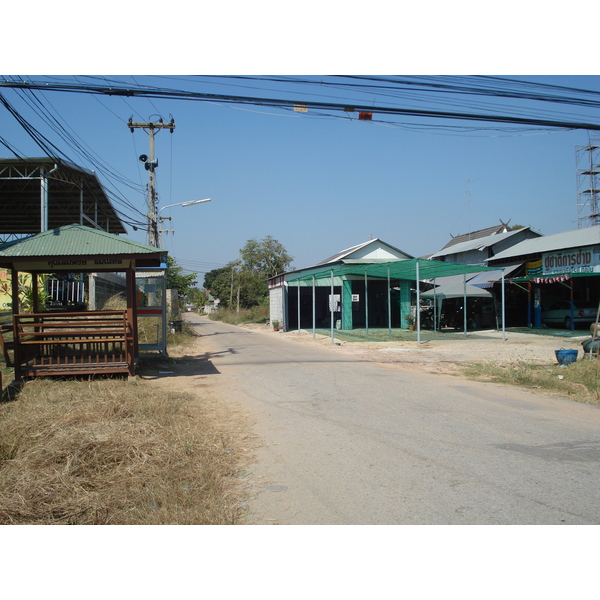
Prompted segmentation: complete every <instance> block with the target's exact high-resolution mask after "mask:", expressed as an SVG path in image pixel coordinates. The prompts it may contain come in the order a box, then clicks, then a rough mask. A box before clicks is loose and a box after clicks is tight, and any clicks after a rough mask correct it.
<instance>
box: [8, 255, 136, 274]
mask: <svg viewBox="0 0 600 600" xmlns="http://www.w3.org/2000/svg"><path fill="white" fill-rule="evenodd" d="M130 266H131V260H129V259H126V258H113V257H98V258H86V257H83V258H78V257H75V258H69V259H63V258H54V259H50V260H40V261H32V262H25V263H19V270H21V271H41V272H44V273H54V272H56V271H70V272H72V273H77V272H79V271H90V270H98V271H106V270H108V271H110V270H111V269H114V270H115V271H125V270H126V269H127V268H129V267H130Z"/></svg>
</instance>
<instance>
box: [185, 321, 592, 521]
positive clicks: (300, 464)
mask: <svg viewBox="0 0 600 600" xmlns="http://www.w3.org/2000/svg"><path fill="white" fill-rule="evenodd" d="M187 318H188V319H189V320H190V321H191V323H192V324H193V325H194V327H195V329H196V331H197V332H198V333H200V334H201V335H202V336H204V337H203V340H202V348H203V350H204V351H206V350H208V351H209V353H210V354H209V360H210V362H211V363H212V367H213V369H212V370H211V371H207V372H213V373H214V378H212V379H211V381H213V382H214V384H215V385H217V386H219V388H220V389H222V390H223V393H224V395H225V397H228V398H231V399H235V400H239V401H240V402H242V404H243V406H244V407H245V409H246V410H248V411H249V412H250V413H251V414H252V415H253V417H254V418H255V420H256V432H257V433H258V435H260V436H261V437H262V438H263V440H264V446H263V447H262V448H261V449H260V450H259V452H258V455H257V460H256V464H254V465H252V467H251V469H250V470H251V471H252V475H250V476H248V480H252V481H253V483H254V490H255V492H256V494H255V497H254V498H253V499H252V501H251V502H250V513H251V514H250V522H251V523H254V524H266V523H278V524H597V523H599V522H600V512H599V508H598V507H599V506H600V502H599V501H600V466H599V465H600V409H598V408H597V407H593V406H588V405H584V404H578V403H575V402H572V401H568V400H562V399H557V398H549V397H545V396H541V395H537V394H533V393H529V392H527V391H521V390H518V389H516V388H509V387H502V386H497V385H492V384H481V383H475V382H468V381H462V380H460V379H457V378H453V377H447V376H442V375H429V374H425V373H419V372H413V373H409V372H406V371H403V370H397V369H394V368H390V366H389V365H378V364H376V363H372V362H361V361H360V360H358V359H355V358H351V357H346V356H342V355H341V354H340V353H337V352H335V350H334V349H327V348H322V347H318V346H316V345H315V346H313V345H311V344H303V343H294V342H290V341H289V340H286V339H280V338H278V337H277V336H276V335H271V334H262V333H254V332H250V331H247V330H244V329H241V328H238V327H233V326H229V325H225V324H221V323H215V322H212V321H209V320H208V319H205V318H202V317H198V316H196V315H189V314H188V315H187Z"/></svg>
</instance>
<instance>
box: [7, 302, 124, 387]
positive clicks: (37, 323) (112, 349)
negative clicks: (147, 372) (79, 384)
mask: <svg viewBox="0 0 600 600" xmlns="http://www.w3.org/2000/svg"><path fill="white" fill-rule="evenodd" d="M13 328H14V336H15V341H14V361H13V362H14V368H15V379H17V380H19V379H22V378H25V377H47V376H55V375H62V376H65V375H66V376H77V375H98V374H113V373H114V374H119V373H122V374H131V375H132V374H133V370H134V358H133V334H132V328H131V324H130V323H129V322H128V321H127V312H126V311H88V312H80V313H62V312H61V313H37V314H19V315H13Z"/></svg>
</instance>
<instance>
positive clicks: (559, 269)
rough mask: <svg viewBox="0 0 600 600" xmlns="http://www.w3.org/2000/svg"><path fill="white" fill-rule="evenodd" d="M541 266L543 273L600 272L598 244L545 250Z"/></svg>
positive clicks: (599, 247)
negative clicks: (553, 250)
mask: <svg viewBox="0 0 600 600" xmlns="http://www.w3.org/2000/svg"><path fill="white" fill-rule="evenodd" d="M542 266H543V269H544V275H558V274H560V273H600V246H588V247H587V248H575V249H570V250H558V251H555V252H545V253H544V254H542Z"/></svg>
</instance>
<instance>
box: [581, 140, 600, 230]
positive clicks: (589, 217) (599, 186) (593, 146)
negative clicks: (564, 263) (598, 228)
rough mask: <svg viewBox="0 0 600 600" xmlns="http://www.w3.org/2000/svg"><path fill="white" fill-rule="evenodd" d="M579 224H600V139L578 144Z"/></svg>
mask: <svg viewBox="0 0 600 600" xmlns="http://www.w3.org/2000/svg"><path fill="white" fill-rule="evenodd" d="M576 153H577V226H578V228H579V229H581V228H582V227H591V226H593V225H600V140H590V143H589V144H588V145H587V146H576Z"/></svg>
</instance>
